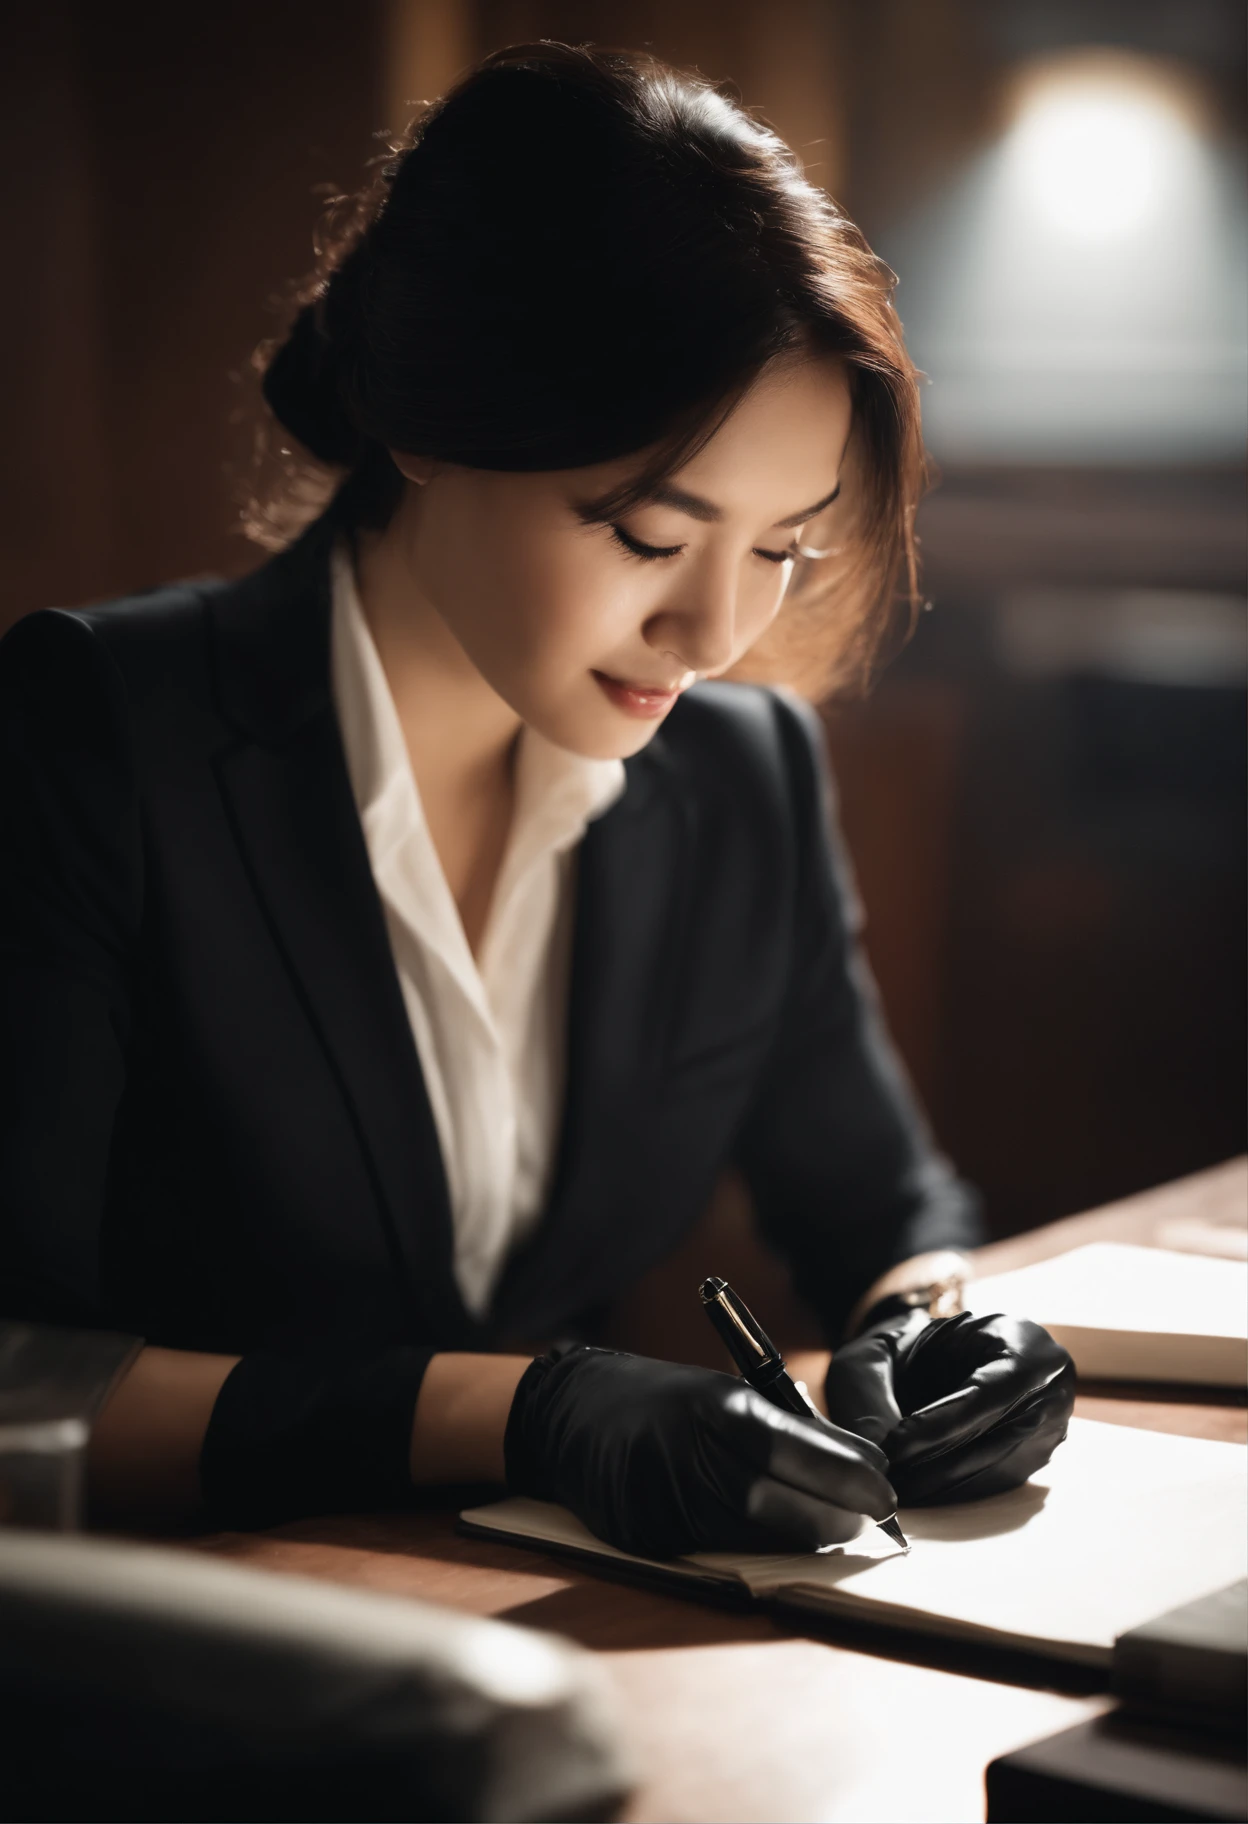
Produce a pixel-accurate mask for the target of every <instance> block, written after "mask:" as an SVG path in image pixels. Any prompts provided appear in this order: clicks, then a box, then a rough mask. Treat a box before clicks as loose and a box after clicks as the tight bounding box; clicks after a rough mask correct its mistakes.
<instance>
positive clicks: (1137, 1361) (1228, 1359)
mask: <svg viewBox="0 0 1248 1824" xmlns="http://www.w3.org/2000/svg"><path fill="white" fill-rule="evenodd" d="M966 1304H967V1308H968V1309H969V1310H971V1311H975V1312H978V1313H981V1314H987V1313H990V1312H994V1311H1009V1312H1011V1313H1012V1314H1013V1315H1014V1316H1016V1317H1030V1318H1034V1320H1035V1321H1036V1323H1038V1324H1043V1325H1044V1326H1045V1328H1046V1329H1048V1330H1051V1331H1052V1332H1053V1334H1054V1335H1055V1336H1056V1337H1057V1338H1058V1340H1059V1341H1060V1342H1062V1343H1064V1344H1065V1346H1066V1347H1067V1348H1068V1349H1069V1350H1070V1352H1071V1354H1072V1355H1073V1356H1074V1358H1075V1362H1076V1364H1077V1366H1078V1368H1079V1371H1080V1373H1081V1374H1084V1375H1104V1376H1109V1377H1114V1376H1121V1377H1124V1378H1126V1379H1130V1380H1141V1379H1143V1380H1159V1381H1160V1380H1176V1381H1185V1382H1189V1383H1190V1382H1205V1383H1209V1384H1214V1385H1225V1386H1239V1387H1242V1386H1243V1385H1244V1384H1245V1382H1246V1381H1248V1264H1246V1263H1245V1262H1243V1261H1237V1260H1215V1259H1213V1258H1211V1257H1209V1256H1208V1255H1199V1254H1178V1253H1175V1252H1173V1251H1171V1250H1170V1249H1168V1248H1138V1247H1133V1246H1131V1245H1130V1244H1129V1243H1126V1242H1116V1241H1097V1242H1091V1243H1089V1245H1088V1246H1086V1247H1082V1248H1072V1249H1071V1250H1070V1251H1069V1252H1068V1253H1066V1254H1057V1255H1055V1256H1054V1257H1053V1259H1052V1260H1041V1261H1037V1262H1036V1263H1035V1265H1034V1266H1030V1267H1019V1268H1018V1269H1017V1270H1016V1271H1015V1272H1012V1273H998V1274H995V1275H992V1276H989V1277H987V1278H984V1279H978V1280H971V1281H970V1282H969V1283H968V1285H967V1288H966Z"/></svg>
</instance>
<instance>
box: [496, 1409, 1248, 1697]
mask: <svg viewBox="0 0 1248 1824" xmlns="http://www.w3.org/2000/svg"><path fill="white" fill-rule="evenodd" d="M1246 1489H1248V1452H1245V1450H1244V1449H1243V1448H1242V1446H1240V1445H1237V1444H1219V1443H1211V1442H1208V1441H1206V1440H1205V1439H1202V1438H1179V1437H1173V1436H1170V1435H1169V1434H1167V1433H1164V1432H1152V1431H1136V1430H1132V1429H1130V1428H1128V1427H1126V1426H1119V1425H1101V1424H1098V1423H1096V1422H1095V1421H1092V1420H1086V1419H1084V1420H1081V1419H1074V1420H1072V1421H1071V1426H1070V1434H1069V1437H1068V1438H1067V1441H1066V1442H1065V1443H1064V1444H1063V1445H1061V1446H1059V1448H1058V1450H1057V1452H1056V1453H1055V1455H1054V1457H1053V1459H1052V1462H1051V1463H1050V1464H1048V1466H1047V1467H1046V1468H1045V1469H1044V1470H1043V1471H1041V1472H1040V1474H1038V1475H1037V1476H1035V1477H1033V1478H1032V1480H1031V1481H1030V1482H1029V1483H1027V1484H1025V1486H1024V1487H1022V1488H1018V1489H1013V1490H1011V1491H1010V1492H1009V1493H1007V1494H1003V1495H994V1496H991V1497H990V1498H989V1499H988V1500H986V1501H975V1502H967V1503H964V1504H962V1505H958V1506H951V1507H939V1508H913V1509H908V1510H904V1509H903V1511H902V1513H901V1515H900V1519H901V1522H902V1525H903V1526H904V1528H905V1530H906V1535H907V1537H908V1538H909V1540H910V1542H911V1548H912V1549H911V1551H910V1553H909V1555H906V1554H903V1553H901V1552H900V1551H899V1550H898V1549H897V1548H896V1547H895V1546H894V1545H893V1544H892V1543H891V1542H890V1541H889V1540H888V1538H887V1537H886V1536H885V1535H884V1534H883V1533H882V1532H880V1530H879V1528H878V1527H868V1528H866V1529H864V1531H863V1532H862V1534H861V1535H860V1536H859V1537H858V1538H857V1539H855V1540H853V1541H852V1542H851V1543H850V1544H849V1545H846V1546H841V1547H837V1548H835V1549H834V1550H830V1551H825V1552H818V1553H811V1554H805V1555H798V1556H793V1555H784V1556H775V1557H772V1556H767V1555H759V1556H752V1555H749V1554H739V1553H723V1552H714V1553H698V1554H696V1555H695V1556H693V1557H690V1558H681V1559H676V1560H673V1561H668V1562H665V1563H662V1564H658V1563H655V1562H653V1561H651V1560H649V1559H645V1558H638V1557H634V1556H632V1555H631V1554H629V1553H627V1552H621V1551H618V1550H616V1548H615V1547H613V1546H610V1545H606V1544H604V1543H603V1541H602V1540H600V1539H596V1538H595V1537H594V1535H593V1534H592V1533H591V1532H589V1531H588V1529H587V1528H586V1527H584V1526H582V1524H581V1523H580V1521H579V1520H577V1519H576V1518H574V1516H573V1515H572V1514H570V1513H569V1512H568V1511H567V1510H566V1509H565V1508H562V1507H555V1506H553V1505H551V1504H550V1503H548V1502H543V1501H530V1500H525V1499H519V1498H512V1499H510V1500H506V1501H499V1502H495V1503H493V1504H491V1505H490V1506H488V1507H478V1508H472V1509H470V1510H469V1511H468V1512H467V1513H465V1514H464V1515H462V1516H461V1518H462V1522H463V1525H464V1527H465V1529H466V1530H467V1531H469V1532H473V1533H480V1534H489V1535H492V1536H498V1535H501V1536H502V1537H504V1538H506V1539H509V1540H511V1541H513V1542H515V1543H518V1544H523V1545H528V1546H535V1547H538V1548H539V1549H540V1548H542V1547H546V1548H550V1549H553V1550H555V1551H557V1552H566V1553H571V1554H573V1555H574V1556H576V1557H577V1558H578V1559H581V1560H583V1561H586V1562H588V1563H590V1564H598V1565H599V1566H600V1567H601V1568H603V1569H605V1570H607V1571H608V1572H609V1573H613V1574H616V1575H631V1574H636V1575H638V1576H640V1577H642V1578H647V1579H654V1578H658V1579H661V1580H662V1581H664V1582H665V1583H666V1584H667V1585H668V1586H669V1587H672V1588H676V1589H686V1590H687V1591H688V1593H689V1594H691V1595H697V1594H708V1595H714V1594H717V1593H720V1594H722V1593H728V1594H730V1595H732V1596H735V1597H736V1598H737V1599H741V1600H746V1601H749V1600H752V1601H755V1602H759V1603H771V1604H776V1605H779V1606H781V1607H785V1608H791V1609H797V1610H801V1611H808V1612H814V1613H822V1614H825V1615H828V1616H830V1617H843V1618H845V1619H848V1620H853V1621H857V1622H868V1623H875V1624H878V1625H880V1626H882V1627H891V1628H904V1629H906V1630H909V1631H915V1632H919V1633H925V1634H935V1635H939V1636H942V1637H945V1638H948V1639H956V1640H964V1641H971V1642H979V1643H983V1644H985V1645H992V1646H997V1647H1008V1648H1014V1649H1022V1650H1024V1651H1031V1652H1036V1653H1042V1654H1045V1655H1046V1656H1048V1657H1050V1658H1054V1659H1061V1660H1068V1661H1073V1662H1077V1663H1081V1664H1085V1665H1092V1666H1104V1667H1108V1665H1109V1660H1110V1654H1111V1651H1112V1648H1113V1643H1114V1640H1115V1639H1116V1637H1117V1636H1118V1635H1119V1634H1124V1633H1126V1631H1127V1630H1128V1628H1133V1627H1137V1626H1139V1625H1140V1624H1141V1623H1142V1622H1146V1621H1149V1620H1151V1619H1152V1618H1153V1617H1154V1616H1156V1615H1158V1614H1160V1613H1161V1612H1162V1611H1163V1610H1165V1609H1170V1608H1175V1607H1177V1606H1178V1605H1179V1604H1180V1603H1182V1602H1189V1601H1191V1600H1192V1599H1194V1598H1195V1597H1197V1596H1203V1595H1206V1594H1207V1593H1208V1592H1210V1591H1211V1590H1217V1589H1221V1588H1222V1587H1223V1586H1224V1585H1226V1584H1228V1583H1231V1582H1233V1581H1234V1580H1235V1579H1236V1578H1237V1577H1242V1576H1244V1575H1245V1573H1246V1572H1248V1502H1246V1500H1245V1492H1246Z"/></svg>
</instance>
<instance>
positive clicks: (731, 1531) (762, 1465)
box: [504, 1344, 896, 1558]
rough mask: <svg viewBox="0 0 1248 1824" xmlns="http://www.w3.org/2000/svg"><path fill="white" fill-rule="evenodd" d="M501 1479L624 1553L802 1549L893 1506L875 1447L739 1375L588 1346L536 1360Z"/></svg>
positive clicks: (525, 1379)
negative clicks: (789, 1406) (556, 1507)
mask: <svg viewBox="0 0 1248 1824" xmlns="http://www.w3.org/2000/svg"><path fill="white" fill-rule="evenodd" d="M504 1451H505V1456H506V1464H507V1485H508V1487H509V1488H510V1489H512V1490H513V1492H514V1493H516V1494H522V1495H534V1496H536V1497H537V1498H538V1499H540V1500H543V1501H560V1502H562V1503H563V1505H564V1506H565V1507H570V1508H571V1509H572V1512H573V1513H574V1514H576V1515H578V1516H579V1518H580V1519H581V1520H583V1521H584V1522H585V1524H586V1526H588V1527H589V1528H590V1530H591V1531H592V1532H594V1533H597V1535H598V1537H599V1538H600V1539H605V1540H607V1542H608V1543H609V1544H611V1545H615V1546H618V1547H620V1549H621V1550H623V1551H626V1552H638V1553H641V1554H642V1555H643V1556H645V1557H648V1558H667V1557H672V1556H675V1555H676V1554H677V1553H680V1552H697V1551H723V1552H809V1551H814V1550H815V1549H816V1548H817V1547H819V1546H824V1545H840V1544H843V1543H844V1541H845V1540H847V1539H853V1538H854V1537H856V1535H857V1534H858V1533H859V1532H860V1531H861V1528H862V1523H863V1521H862V1517H863V1516H864V1515H869V1516H870V1517H871V1518H872V1519H880V1518H883V1517H884V1516H885V1515H887V1514H891V1513H892V1512H893V1509H894V1508H895V1506H896V1501H895V1500H894V1497H893V1491H892V1489H891V1488H890V1487H889V1485H888V1482H887V1480H886V1479H885V1474H884V1471H885V1460H884V1453H883V1451H881V1450H878V1449H877V1448H876V1446H875V1445H874V1444H872V1443H869V1442H867V1441H865V1440H863V1439H862V1438H859V1437H853V1436H851V1435H850V1434H849V1433H847V1432H844V1431H839V1430H838V1429H837V1428H836V1427H835V1426H834V1425H829V1424H826V1423H825V1422H824V1421H823V1420H821V1419H816V1418H810V1419H804V1418H799V1417H797V1416H796V1415H794V1414H793V1413H788V1412H782V1411H781V1410H780V1408H779V1407H776V1406H772V1405H771V1404H770V1403H769V1402H768V1401H767V1400H765V1399H764V1398H763V1396H762V1395H761V1394H760V1393H755V1391H754V1389H753V1388H752V1387H748V1386H747V1385H746V1384H745V1382H744V1381H739V1380H736V1379H734V1377H733V1376H732V1375H729V1374H717V1373H715V1372H714V1371H713V1370H712V1369H709V1368H687V1367H683V1366H681V1365H679V1364H678V1363H675V1362H658V1361H652V1360H651V1359H650V1358H649V1357H648V1356H644V1355H623V1354H620V1353H618V1352H617V1351H616V1350H613V1349H594V1348H590V1347H588V1346H587V1345H583V1344H582V1345H579V1346H576V1347H574V1348H571V1349H568V1350H566V1351H564V1350H556V1351H552V1353H551V1354H550V1355H546V1356H539V1358H538V1359H537V1361H535V1362H533V1363H532V1364H531V1365H530V1366H529V1367H528V1368H527V1369H526V1370H525V1372H524V1374H523V1375H522V1376H521V1378H520V1385H519V1386H518V1387H517V1389H516V1396H515V1399H514V1401H513V1402H512V1407H511V1414H510V1417H509V1419H508V1422H507V1434H506V1438H505V1441H504Z"/></svg>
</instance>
